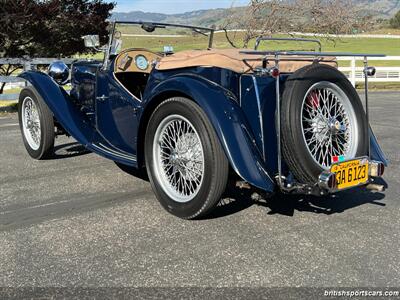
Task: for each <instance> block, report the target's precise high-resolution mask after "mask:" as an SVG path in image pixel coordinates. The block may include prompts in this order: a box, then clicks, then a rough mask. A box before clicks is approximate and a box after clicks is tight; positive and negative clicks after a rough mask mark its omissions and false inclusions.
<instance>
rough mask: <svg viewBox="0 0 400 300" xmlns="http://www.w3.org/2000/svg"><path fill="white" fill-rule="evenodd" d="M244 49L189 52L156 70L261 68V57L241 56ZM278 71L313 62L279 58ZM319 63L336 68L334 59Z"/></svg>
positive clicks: (164, 61) (271, 63) (163, 61)
mask: <svg viewBox="0 0 400 300" xmlns="http://www.w3.org/2000/svg"><path fill="white" fill-rule="evenodd" d="M242 50H244V49H211V50H190V51H182V52H178V53H176V54H173V55H170V56H166V57H163V58H161V60H160V61H159V62H158V64H157V66H156V69H157V70H171V69H179V68H187V67H198V66H204V67H219V68H223V69H229V70H232V71H235V72H237V73H252V72H253V70H254V68H256V67H259V66H261V64H262V62H261V58H262V57H263V56H262V55H249V54H241V53H240V51H242ZM280 59H281V61H280V62H279V69H280V71H281V72H282V73H291V72H294V71H296V70H297V69H300V68H302V67H304V66H306V65H309V64H311V63H312V62H313V60H314V58H313V57H300V56H283V55H282V56H280ZM319 60H320V61H321V63H324V64H327V65H330V66H333V67H335V68H337V61H336V57H332V56H330V57H320V58H319ZM274 65H275V62H274V57H273V56H271V57H270V60H268V67H271V66H274Z"/></svg>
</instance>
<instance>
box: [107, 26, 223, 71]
mask: <svg viewBox="0 0 400 300" xmlns="http://www.w3.org/2000/svg"><path fill="white" fill-rule="evenodd" d="M110 25H111V26H110V32H109V39H108V44H107V47H106V50H105V53H104V61H103V69H107V67H108V64H109V61H110V56H111V50H112V49H111V48H112V45H113V43H114V36H115V32H116V31H115V28H116V26H117V25H141V26H142V27H143V26H147V27H154V29H157V28H167V27H175V28H186V29H192V30H193V31H194V32H197V33H200V34H204V35H208V49H211V48H212V46H213V41H214V33H215V28H210V27H201V26H191V25H183V24H170V23H158V22H143V21H111V22H110ZM143 30H144V29H143ZM207 33H208V34H207Z"/></svg>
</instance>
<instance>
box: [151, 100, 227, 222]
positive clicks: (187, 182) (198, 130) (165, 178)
mask: <svg viewBox="0 0 400 300" xmlns="http://www.w3.org/2000/svg"><path fill="white" fill-rule="evenodd" d="M145 156H146V168H147V172H148V176H149V179H150V183H151V186H152V188H153V191H154V193H155V194H156V196H157V199H158V200H159V202H160V203H161V205H162V206H163V207H164V208H165V209H166V210H167V211H169V212H170V213H171V214H173V215H175V216H178V217H180V218H183V219H194V218H198V217H200V216H203V215H205V214H207V213H208V212H209V211H210V210H211V209H212V208H213V207H214V206H215V205H216V204H217V202H218V201H219V200H220V198H221V195H222V193H223V192H224V191H225V188H226V184H227V180H228V172H229V163H228V160H227V158H226V156H225V153H224V151H223V149H222V147H221V145H220V142H219V140H218V137H217V135H216V133H215V131H214V128H213V127H212V125H211V124H210V122H209V120H208V118H207V115H206V114H205V113H204V112H203V110H202V109H201V108H200V107H199V106H198V105H197V104H196V103H194V102H193V101H191V100H189V99H186V98H182V97H176V98H171V99H168V100H166V101H164V102H162V103H161V104H160V105H159V106H158V107H157V108H156V109H155V111H154V112H153V114H152V116H151V118H150V120H149V124H148V127H147V131H146V140H145Z"/></svg>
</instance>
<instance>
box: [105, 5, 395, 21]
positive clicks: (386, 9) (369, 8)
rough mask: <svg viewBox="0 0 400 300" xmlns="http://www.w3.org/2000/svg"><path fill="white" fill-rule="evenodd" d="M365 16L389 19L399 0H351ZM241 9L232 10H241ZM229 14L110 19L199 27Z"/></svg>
mask: <svg viewBox="0 0 400 300" xmlns="http://www.w3.org/2000/svg"><path fill="white" fill-rule="evenodd" d="M353 2H355V4H356V5H357V6H359V8H360V9H362V10H363V11H364V12H365V13H367V14H372V15H374V16H376V17H379V18H390V17H392V16H393V15H394V14H395V13H396V12H397V11H398V10H400V0H353ZM242 9H243V8H240V7H238V8H234V10H238V11H240V10H242ZM229 14H230V9H222V8H221V9H210V10H197V11H191V12H187V13H182V14H172V15H168V14H162V13H146V12H142V11H132V12H115V13H114V14H113V16H112V18H114V19H116V20H119V21H138V20H140V21H148V22H150V21H152V22H167V23H168V22H171V23H179V24H189V23H190V24H193V25H200V26H211V25H216V26H218V25H220V24H222V23H223V21H224V19H225V18H226V17H227V16H228V15H229Z"/></svg>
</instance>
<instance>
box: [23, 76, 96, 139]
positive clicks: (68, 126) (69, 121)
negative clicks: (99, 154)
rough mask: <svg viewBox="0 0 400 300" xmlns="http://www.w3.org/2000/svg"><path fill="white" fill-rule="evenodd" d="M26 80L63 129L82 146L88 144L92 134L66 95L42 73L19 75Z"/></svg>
mask: <svg viewBox="0 0 400 300" xmlns="http://www.w3.org/2000/svg"><path fill="white" fill-rule="evenodd" d="M19 77H21V78H23V79H25V80H27V81H28V82H29V83H30V84H31V85H32V86H33V87H34V89H35V90H36V92H37V93H38V94H39V95H40V96H41V97H42V99H43V101H44V102H46V104H47V106H48V107H49V108H50V110H51V111H52V112H53V114H54V117H55V118H56V119H57V121H58V122H59V123H60V124H61V125H62V126H63V128H64V129H65V130H66V131H67V132H68V133H69V134H70V135H71V136H73V137H74V138H75V139H76V140H77V141H78V142H79V143H81V144H82V145H85V146H86V145H88V144H89V138H88V137H89V136H90V134H91V133H92V132H93V130H91V129H90V127H89V126H88V125H87V124H86V123H85V122H84V121H83V118H82V116H81V114H82V113H81V112H80V111H79V110H78V109H77V108H76V107H75V106H74V105H73V103H72V101H71V99H70V96H69V95H68V93H67V92H66V91H65V90H64V89H63V88H62V87H61V86H59V85H58V84H57V83H56V82H55V81H54V80H53V79H52V78H51V77H50V76H48V75H47V74H45V73H43V72H38V71H27V72H24V73H22V74H20V75H19Z"/></svg>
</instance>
